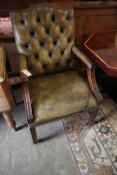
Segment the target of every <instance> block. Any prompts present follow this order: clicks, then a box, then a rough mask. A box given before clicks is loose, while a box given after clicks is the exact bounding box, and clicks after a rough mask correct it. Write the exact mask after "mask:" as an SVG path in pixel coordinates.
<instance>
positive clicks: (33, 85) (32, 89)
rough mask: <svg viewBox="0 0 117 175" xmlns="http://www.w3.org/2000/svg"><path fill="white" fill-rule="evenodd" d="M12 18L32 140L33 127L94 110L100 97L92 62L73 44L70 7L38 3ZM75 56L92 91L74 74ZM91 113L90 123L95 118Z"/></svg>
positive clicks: (18, 12)
mask: <svg viewBox="0 0 117 175" xmlns="http://www.w3.org/2000/svg"><path fill="white" fill-rule="evenodd" d="M10 17H11V20H12V24H13V29H14V34H15V41H16V46H17V49H18V52H19V59H20V73H21V78H22V80H23V94H24V103H25V109H26V114H27V120H28V125H29V128H30V131H31V134H32V138H33V142H34V143H37V142H38V138H37V134H36V128H35V127H36V126H37V125H40V124H43V123H45V122H50V121H52V120H55V119H61V118H62V117H67V116H70V114H73V113H77V112H81V111H84V110H87V109H89V108H94V107H95V108H96V109H97V104H100V102H101V101H102V97H101V95H100V93H99V91H98V88H97V86H96V82H95V76H94V67H93V64H92V62H91V61H90V60H89V59H88V57H87V56H86V55H84V53H82V52H81V51H80V50H79V49H77V48H76V47H75V31H74V13H73V9H71V8H66V7H65V8H64V7H63V8H62V7H59V6H55V5H50V4H38V5H34V6H32V7H30V8H28V9H24V10H19V11H12V12H11V13H10ZM79 59H80V60H81V61H82V62H83V63H84V64H85V65H86V66H87V75H88V81H89V85H90V87H91V89H92V92H91V90H90V88H89V86H88V83H87V81H86V80H85V79H83V78H82V77H81V76H80V74H79V73H78V70H79V65H77V61H78V60H79ZM94 96H95V97H94ZM91 117H92V118H90V119H89V124H92V123H93V122H94V119H95V116H91Z"/></svg>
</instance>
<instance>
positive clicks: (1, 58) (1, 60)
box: [0, 47, 16, 130]
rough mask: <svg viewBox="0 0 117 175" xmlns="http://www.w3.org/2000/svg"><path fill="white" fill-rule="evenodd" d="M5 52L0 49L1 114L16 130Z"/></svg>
mask: <svg viewBox="0 0 117 175" xmlns="http://www.w3.org/2000/svg"><path fill="white" fill-rule="evenodd" d="M5 61H6V56H5V50H4V48H2V47H0V112H2V114H3V116H4V118H5V120H6V122H7V124H8V125H9V126H10V127H11V128H12V129H13V130H16V126H15V121H14V120H13V116H12V111H11V110H12V107H13V99H12V95H11V90H10V86H9V83H8V79H7V74H6V70H5Z"/></svg>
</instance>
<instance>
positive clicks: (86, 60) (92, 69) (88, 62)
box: [72, 46, 103, 104]
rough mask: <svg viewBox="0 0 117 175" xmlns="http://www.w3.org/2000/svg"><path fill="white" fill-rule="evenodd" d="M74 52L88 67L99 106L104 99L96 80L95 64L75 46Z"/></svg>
mask: <svg viewBox="0 0 117 175" xmlns="http://www.w3.org/2000/svg"><path fill="white" fill-rule="evenodd" d="M72 51H73V53H74V54H75V55H76V56H77V57H78V58H79V59H80V60H81V61H82V62H83V63H84V64H85V65H86V66H87V78H88V83H89V86H90V89H91V91H92V93H93V94H94V96H95V98H96V100H97V102H98V104H100V103H101V102H102V100H103V97H102V96H101V94H100V92H99V89H98V85H97V81H96V78H95V66H94V64H93V63H92V62H91V60H89V58H88V57H87V56H86V55H85V54H84V53H83V52H82V51H80V50H79V49H77V48H76V47H75V46H73V48H72Z"/></svg>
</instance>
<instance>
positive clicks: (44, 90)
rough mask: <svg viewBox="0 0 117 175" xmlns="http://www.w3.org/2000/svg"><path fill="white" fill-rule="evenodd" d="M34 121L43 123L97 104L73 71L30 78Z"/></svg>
mask: <svg viewBox="0 0 117 175" xmlns="http://www.w3.org/2000/svg"><path fill="white" fill-rule="evenodd" d="M29 89H30V94H31V101H32V108H33V115H34V118H35V122H38V123H43V122H47V121H49V120H54V119H56V118H60V117H63V116H66V115H69V114H72V113H76V112H81V111H83V110H85V109H88V108H92V107H95V106H96V105H97V103H96V100H95V98H94V97H93V95H92V94H91V91H90V89H89V87H88V85H87V83H86V80H83V78H81V76H80V75H79V74H78V73H77V72H75V71H68V72H62V73H57V74H53V75H46V76H40V77H38V78H32V79H31V80H30V81H29Z"/></svg>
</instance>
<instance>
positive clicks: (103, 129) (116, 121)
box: [63, 99, 117, 175]
mask: <svg viewBox="0 0 117 175" xmlns="http://www.w3.org/2000/svg"><path fill="white" fill-rule="evenodd" d="M102 109H103V111H104V113H105V115H103V113H102V111H99V113H98V115H97V120H99V118H104V119H103V120H102V121H101V122H97V124H95V125H93V126H92V127H89V126H86V125H85V124H84V123H85V120H86V118H88V117H89V112H85V113H82V114H80V115H79V117H71V118H67V119H64V120H63V126H64V129H65V133H66V137H67V140H68V143H69V146H70V149H71V153H72V155H73V159H74V161H75V164H76V166H77V170H78V175H116V174H117V135H116V132H117V108H116V106H115V105H114V104H113V102H112V101H111V100H109V99H106V100H105V101H104V104H103V105H102ZM105 116H106V117H105Z"/></svg>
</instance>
